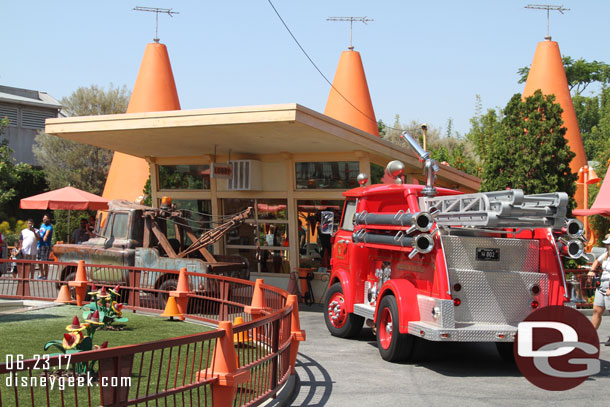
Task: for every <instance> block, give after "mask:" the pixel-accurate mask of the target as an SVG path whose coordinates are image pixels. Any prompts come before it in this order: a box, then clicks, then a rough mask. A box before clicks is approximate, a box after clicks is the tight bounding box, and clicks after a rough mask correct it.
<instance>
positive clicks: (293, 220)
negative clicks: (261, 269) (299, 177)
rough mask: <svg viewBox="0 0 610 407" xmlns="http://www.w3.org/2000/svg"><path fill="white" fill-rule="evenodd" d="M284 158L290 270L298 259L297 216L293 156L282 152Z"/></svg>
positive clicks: (294, 266)
mask: <svg viewBox="0 0 610 407" xmlns="http://www.w3.org/2000/svg"><path fill="white" fill-rule="evenodd" d="M282 157H283V158H284V159H285V160H286V191H287V195H286V210H287V215H288V240H289V242H290V248H289V250H288V261H289V262H290V271H291V272H292V271H293V270H296V268H297V267H298V261H299V229H298V228H299V218H298V211H297V201H296V200H295V198H294V189H295V188H296V181H295V168H294V157H293V155H292V154H290V153H282Z"/></svg>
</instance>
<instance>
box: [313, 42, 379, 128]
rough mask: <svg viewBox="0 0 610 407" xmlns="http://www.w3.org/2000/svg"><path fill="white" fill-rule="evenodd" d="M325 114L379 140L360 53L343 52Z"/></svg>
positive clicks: (352, 51)
mask: <svg viewBox="0 0 610 407" xmlns="http://www.w3.org/2000/svg"><path fill="white" fill-rule="evenodd" d="M324 114H325V115H327V116H330V117H332V118H333V119H337V120H339V121H342V122H343V123H347V124H349V125H350V126H354V127H356V128H357V129H360V130H364V131H366V132H368V133H370V134H373V135H375V136H377V137H379V128H378V127H377V119H376V118H375V111H374V110H373V103H372V102H371V95H370V93H369V86H368V84H367V82H366V75H365V74H364V67H363V65H362V59H361V58H360V53H359V52H358V51H354V50H352V49H350V50H349V51H343V52H342V53H341V57H340V58H339V64H338V65H337V72H336V73H335V78H334V79H333V86H332V88H331V89H330V93H329V95H328V100H327V101H326V108H325V109H324Z"/></svg>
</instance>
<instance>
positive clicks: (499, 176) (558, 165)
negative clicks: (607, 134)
mask: <svg viewBox="0 0 610 407" xmlns="http://www.w3.org/2000/svg"><path fill="white" fill-rule="evenodd" d="M554 101H555V96H554V95H543V94H542V92H541V91H540V90H537V91H536V92H535V93H534V94H533V95H532V96H530V97H527V98H525V100H523V99H522V97H521V94H516V95H514V96H513V97H512V98H511V100H510V101H509V102H508V104H507V105H506V107H505V108H504V110H503V112H502V113H503V116H502V119H501V120H500V123H499V126H498V129H497V131H494V132H493V133H492V134H491V136H490V146H489V150H488V153H487V154H486V159H485V161H484V163H483V182H482V183H481V190H482V191H495V190H503V189H506V188H511V189H522V190H523V191H524V192H525V193H527V194H537V193H545V192H550V191H564V192H566V193H567V194H568V195H569V196H570V197H572V196H573V195H574V192H575V190H576V185H575V181H576V174H573V173H572V172H571V170H570V161H571V160H572V158H573V157H574V153H572V152H571V151H570V149H569V147H568V145H567V141H566V139H565V138H564V135H565V132H566V128H565V127H562V126H563V120H562V119H561V113H562V109H561V107H560V106H559V104H557V103H554Z"/></svg>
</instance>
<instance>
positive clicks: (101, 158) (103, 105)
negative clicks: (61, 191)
mask: <svg viewBox="0 0 610 407" xmlns="http://www.w3.org/2000/svg"><path fill="white" fill-rule="evenodd" d="M128 103H129V92H128V91H127V89H126V87H125V86H123V87H120V88H115V87H114V86H113V85H112V84H111V85H110V86H109V89H108V90H105V89H104V88H103V87H99V86H97V85H92V86H90V87H88V88H85V87H81V88H78V89H77V90H76V91H74V92H73V93H72V94H71V95H70V96H68V97H67V98H62V100H61V104H62V106H63V107H64V110H65V111H66V112H67V114H68V115H70V116H82V115H101V114H113V113H125V111H126V110H127V105H128ZM33 151H34V155H35V156H36V158H37V159H38V162H40V163H41V165H42V167H43V168H44V171H45V176H46V178H47V181H48V183H49V186H50V187H51V188H53V189H55V188H61V187H65V186H67V185H72V186H73V187H75V188H80V189H83V190H86V191H89V192H92V193H95V194H101V193H102V191H103V189H104V184H105V182H106V176H107V174H108V168H109V166H110V161H111V160H112V151H110V150H106V149H103V148H99V147H94V146H90V145H87V144H80V143H75V142H73V141H70V140H65V139H62V138H59V137H55V136H50V135H48V134H45V133H40V134H38V135H37V136H36V144H35V145H34V148H33Z"/></svg>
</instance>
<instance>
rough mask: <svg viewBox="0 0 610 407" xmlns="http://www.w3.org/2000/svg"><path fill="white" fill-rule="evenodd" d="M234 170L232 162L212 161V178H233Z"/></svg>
mask: <svg viewBox="0 0 610 407" xmlns="http://www.w3.org/2000/svg"><path fill="white" fill-rule="evenodd" d="M231 174H233V170H232V168H231V165H230V164H218V163H212V165H211V168H210V177H212V178H224V179H227V178H231Z"/></svg>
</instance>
